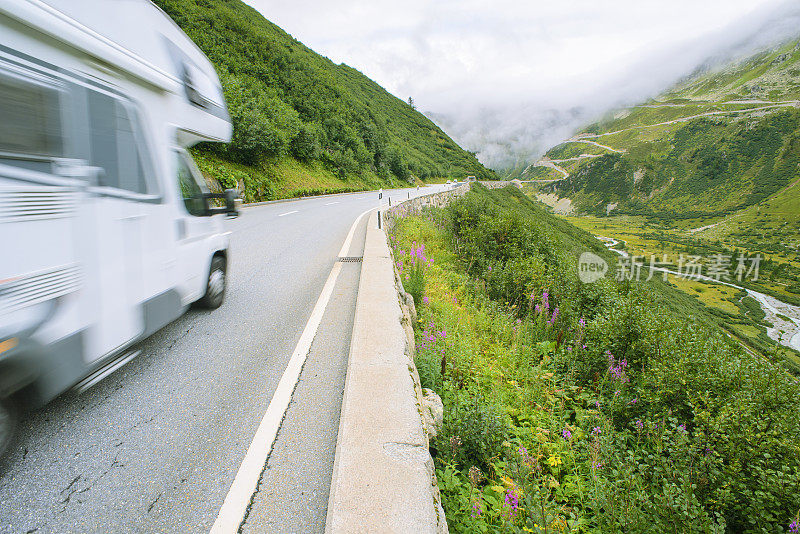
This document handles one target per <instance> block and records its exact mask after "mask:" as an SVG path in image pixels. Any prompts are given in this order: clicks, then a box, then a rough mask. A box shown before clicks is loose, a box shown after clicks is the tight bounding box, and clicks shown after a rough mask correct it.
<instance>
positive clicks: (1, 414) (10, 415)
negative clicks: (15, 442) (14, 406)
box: [0, 402, 17, 456]
mask: <svg viewBox="0 0 800 534" xmlns="http://www.w3.org/2000/svg"><path fill="white" fill-rule="evenodd" d="M16 426H17V418H16V417H14V412H13V411H12V410H11V407H10V406H9V405H8V404H6V403H5V402H0V456H3V453H5V452H6V449H8V446H9V445H11V441H12V439H13V438H14V430H15V429H16Z"/></svg>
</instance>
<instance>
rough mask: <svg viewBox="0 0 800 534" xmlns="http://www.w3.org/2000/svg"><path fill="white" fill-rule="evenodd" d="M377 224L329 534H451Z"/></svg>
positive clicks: (372, 222)
mask: <svg viewBox="0 0 800 534" xmlns="http://www.w3.org/2000/svg"><path fill="white" fill-rule="evenodd" d="M377 223H378V221H377V214H375V213H373V214H372V215H371V216H370V219H369V221H368V223H367V236H366V241H365V245H364V260H363V265H362V268H361V280H360V282H359V288H358V301H357V303H356V314H355V321H354V325H353V335H352V340H351V343H350V356H349V363H348V369H347V379H346V382H345V391H344V398H343V401H342V412H341V419H340V422H339V435H338V439H337V442H336V459H335V461H334V468H333V477H332V480H331V490H330V498H329V501H328V516H327V522H326V532H328V533H335V534H338V533H352V532H375V533H387V532H391V533H409V534H412V533H415V534H416V533H427V532H430V533H442V532H447V523H446V521H445V519H444V510H443V509H442V507H441V503H440V501H439V491H438V486H437V485H436V477H435V472H434V468H433V459H432V458H431V456H430V453H429V452H428V435H427V433H426V431H425V427H424V425H423V421H422V410H423V402H424V398H423V393H422V389H421V388H420V387H419V377H418V375H417V372H416V368H415V367H414V363H413V359H411V357H413V354H414V346H413V343H414V338H413V329H412V328H411V324H410V315H407V313H408V312H407V310H408V308H407V307H406V306H405V304H403V305H401V302H400V300H399V298H398V289H397V286H396V285H395V280H396V279H395V271H394V264H393V260H392V256H391V253H390V251H389V246H388V243H387V240H386V235H385V234H384V232H383V231H382V230H379V229H378V227H377ZM404 312H406V313H404ZM409 334H410V337H409Z"/></svg>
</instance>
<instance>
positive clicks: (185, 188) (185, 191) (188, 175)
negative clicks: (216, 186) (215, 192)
mask: <svg viewBox="0 0 800 534" xmlns="http://www.w3.org/2000/svg"><path fill="white" fill-rule="evenodd" d="M175 156H176V158H175V159H176V160H177V173H178V185H179V186H180V188H181V197H182V198H183V204H184V205H185V206H186V211H188V212H189V214H190V215H197V216H203V215H206V214H207V213H208V205H207V204H206V202H207V201H206V199H205V198H204V197H203V189H202V188H201V187H200V184H199V183H198V182H197V180H196V178H195V175H194V173H193V172H192V168H191V167H190V166H189V164H188V163H187V161H186V159H185V158H184V156H183V155H182V154H180V153H179V152H176V153H175Z"/></svg>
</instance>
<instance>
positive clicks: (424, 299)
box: [422, 297, 430, 304]
mask: <svg viewBox="0 0 800 534" xmlns="http://www.w3.org/2000/svg"><path fill="white" fill-rule="evenodd" d="M428 302H430V299H428V297H422V303H423V304H427V303H428Z"/></svg>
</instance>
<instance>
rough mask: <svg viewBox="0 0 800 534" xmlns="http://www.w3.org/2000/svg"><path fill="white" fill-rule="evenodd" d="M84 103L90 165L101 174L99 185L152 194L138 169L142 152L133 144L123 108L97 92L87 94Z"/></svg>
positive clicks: (131, 122) (126, 111)
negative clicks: (85, 102)
mask: <svg viewBox="0 0 800 534" xmlns="http://www.w3.org/2000/svg"><path fill="white" fill-rule="evenodd" d="M88 103H89V129H90V131H91V165H93V166H96V167H101V168H102V169H103V170H104V171H105V174H104V176H102V177H101V178H100V184H99V185H101V186H105V187H113V188H116V189H124V190H126V191H132V192H134V193H142V194H153V193H154V191H150V190H149V189H150V188H149V187H148V180H147V179H146V176H145V170H144V167H143V165H142V151H141V150H139V146H138V145H137V143H136V136H135V132H134V121H133V120H132V118H131V115H130V113H129V112H128V109H127V108H126V106H125V105H124V104H123V103H122V102H120V101H119V100H117V99H116V98H113V97H111V96H108V95H106V94H103V93H99V92H97V91H89V99H88Z"/></svg>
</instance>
